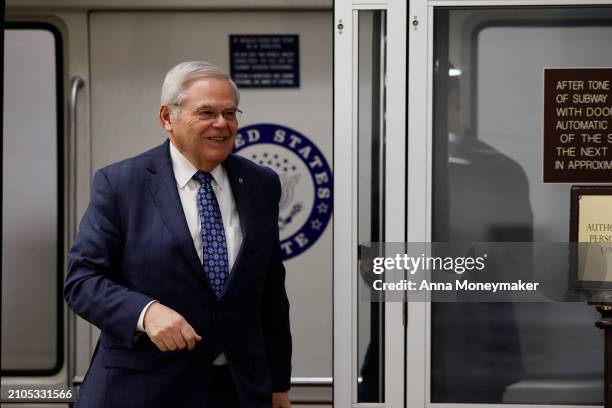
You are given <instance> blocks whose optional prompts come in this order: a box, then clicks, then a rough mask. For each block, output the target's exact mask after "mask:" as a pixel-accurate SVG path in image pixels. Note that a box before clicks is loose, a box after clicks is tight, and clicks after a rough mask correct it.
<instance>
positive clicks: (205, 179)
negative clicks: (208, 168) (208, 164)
mask: <svg viewBox="0 0 612 408" xmlns="http://www.w3.org/2000/svg"><path fill="white" fill-rule="evenodd" d="M192 178H193V179H194V180H197V181H199V182H200V184H205V183H206V184H210V182H211V180H212V176H211V175H210V173H208V172H205V171H202V170H198V171H196V173H195V174H194V175H193V177H192Z"/></svg>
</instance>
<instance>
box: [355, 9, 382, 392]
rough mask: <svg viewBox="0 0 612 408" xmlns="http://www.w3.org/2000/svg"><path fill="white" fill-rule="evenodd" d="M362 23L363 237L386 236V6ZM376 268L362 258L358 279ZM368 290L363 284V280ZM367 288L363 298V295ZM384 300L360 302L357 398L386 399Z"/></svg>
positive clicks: (363, 14)
mask: <svg viewBox="0 0 612 408" xmlns="http://www.w3.org/2000/svg"><path fill="white" fill-rule="evenodd" d="M356 13H357V15H358V25H359V48H358V55H359V66H358V71H359V84H358V86H359V90H358V95H359V100H358V115H357V116H358V129H359V131H358V151H359V152H358V155H359V157H358V195H359V202H358V217H359V219H358V223H357V224H358V225H357V229H358V241H359V243H365V242H376V241H384V172H383V169H384V143H385V134H384V129H385V126H384V114H383V112H384V91H385V90H384V75H385V66H384V61H385V58H384V55H385V12H384V11H381V10H363V11H359V12H356ZM371 271H372V269H371V267H369V262H368V260H367V259H362V258H361V256H360V259H359V271H358V273H357V275H356V276H357V279H365V280H369V279H370V278H371V274H372V272H371ZM357 287H358V288H359V289H358V290H363V289H364V286H363V285H357ZM361 298H362V296H361V293H359V294H358V299H361ZM384 312H385V310H384V303H374V302H372V303H365V302H363V303H362V302H358V303H357V345H358V354H357V363H358V367H359V371H358V378H357V379H356V380H357V401H356V402H384V365H383V362H384V341H383V338H384V337H383V334H384Z"/></svg>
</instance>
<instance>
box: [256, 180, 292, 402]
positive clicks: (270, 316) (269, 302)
mask: <svg viewBox="0 0 612 408" xmlns="http://www.w3.org/2000/svg"><path fill="white" fill-rule="evenodd" d="M273 177H274V178H273V197H274V201H273V202H274V209H273V211H274V215H275V216H274V226H273V236H274V243H273V245H274V250H273V255H272V258H271V260H270V265H269V268H268V273H267V280H266V289H265V293H264V298H263V304H262V308H263V310H262V316H263V323H264V336H265V339H266V351H267V355H268V364H269V365H270V369H271V372H272V387H273V391H274V392H284V391H287V390H289V388H290V387H291V352H292V345H291V331H290V327H289V300H288V299H287V292H286V290H285V267H284V266H283V262H282V259H281V250H280V242H279V232H278V202H279V200H280V194H281V187H280V180H279V178H278V176H277V175H276V173H273Z"/></svg>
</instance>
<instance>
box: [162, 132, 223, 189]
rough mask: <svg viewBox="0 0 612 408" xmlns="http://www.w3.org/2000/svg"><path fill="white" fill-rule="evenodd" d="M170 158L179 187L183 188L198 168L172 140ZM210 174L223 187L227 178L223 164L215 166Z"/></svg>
mask: <svg viewBox="0 0 612 408" xmlns="http://www.w3.org/2000/svg"><path fill="white" fill-rule="evenodd" d="M170 160H171V161H172V170H174V177H175V178H176V182H177V184H178V186H179V188H180V189H183V188H184V187H185V186H186V185H187V183H189V181H190V180H191V178H192V177H193V175H194V174H195V173H196V171H198V169H197V168H196V167H195V166H194V165H193V164H192V163H191V162H190V161H189V159H188V158H187V157H185V156H184V155H183V153H181V152H180V150H179V149H177V148H176V146H174V143H172V141H170ZM210 175H211V176H212V178H213V181H214V182H215V183H216V184H217V187H218V188H220V189H223V186H224V182H225V178H226V177H227V175H226V174H225V170H224V169H223V166H217V167H215V168H214V169H213V170H212V171H211V172H210Z"/></svg>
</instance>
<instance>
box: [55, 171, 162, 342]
mask: <svg viewBox="0 0 612 408" xmlns="http://www.w3.org/2000/svg"><path fill="white" fill-rule="evenodd" d="M122 247H123V237H122V233H121V223H120V219H119V212H118V210H117V204H116V201H115V195H114V194H113V190H112V187H111V184H110V182H109V179H108V177H107V175H106V174H105V172H104V169H102V170H99V171H98V172H96V174H95V176H94V180H93V186H92V192H91V202H90V204H89V207H88V208H87V211H86V212H85V215H84V216H83V219H82V221H81V224H80V227H79V232H78V234H77V236H76V239H75V242H74V244H73V246H72V248H71V250H70V252H69V254H68V276H67V277H66V282H65V284H64V298H65V300H66V303H67V304H68V307H69V308H70V309H71V310H72V311H74V312H75V313H76V314H77V315H79V316H81V317H82V318H83V319H85V320H87V321H88V322H90V323H92V324H94V325H95V326H97V327H98V328H100V329H101V330H103V331H105V332H108V333H110V334H112V335H113V336H115V337H116V338H118V339H119V340H120V341H121V343H122V344H124V345H125V346H126V347H128V348H131V347H132V344H133V340H134V333H135V330H136V326H137V322H138V317H139V315H140V312H141V311H142V310H143V308H144V307H145V306H146V305H147V303H149V302H150V301H152V300H153V299H151V298H149V297H148V296H145V295H143V294H140V293H138V292H135V291H133V290H130V289H128V288H126V287H125V286H122V285H121V284H119V283H117V280H119V279H118V278H119V276H118V273H119V268H120V260H121V257H122Z"/></svg>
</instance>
